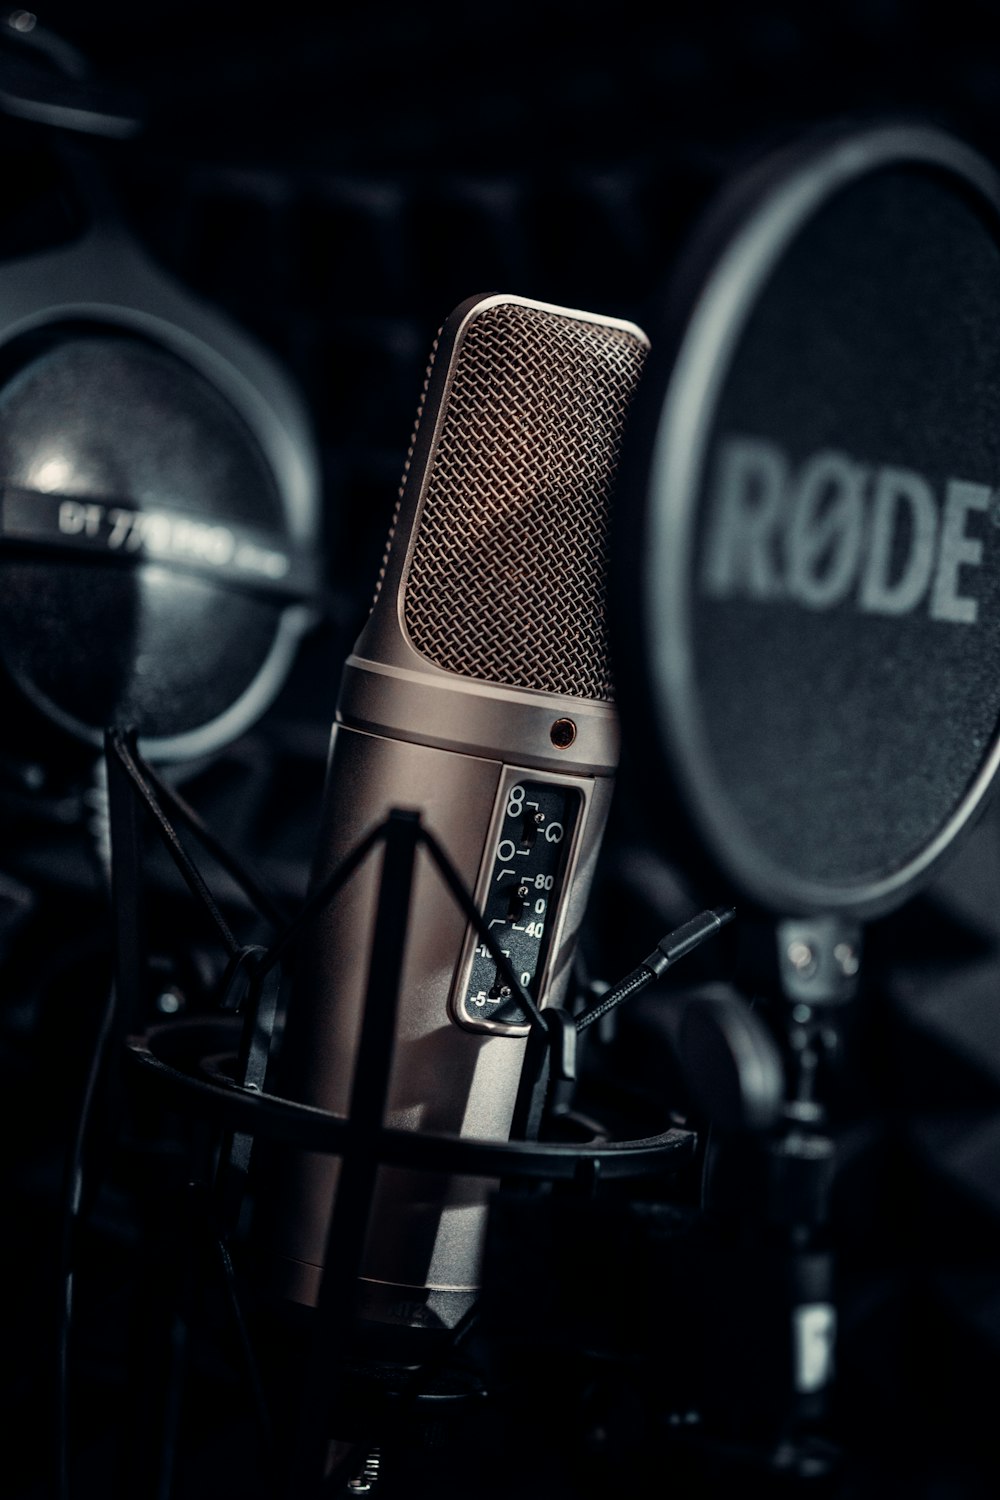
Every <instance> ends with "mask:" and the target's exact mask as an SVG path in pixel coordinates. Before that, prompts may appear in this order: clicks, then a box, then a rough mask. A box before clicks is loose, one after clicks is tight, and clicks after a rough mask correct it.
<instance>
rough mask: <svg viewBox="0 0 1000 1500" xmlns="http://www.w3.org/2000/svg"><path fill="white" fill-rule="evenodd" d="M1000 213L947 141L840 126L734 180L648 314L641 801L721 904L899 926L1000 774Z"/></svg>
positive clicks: (634, 604)
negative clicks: (894, 919) (681, 834)
mask: <svg viewBox="0 0 1000 1500" xmlns="http://www.w3.org/2000/svg"><path fill="white" fill-rule="evenodd" d="M998 204H1000V194H998V183H997V177H996V174H995V172H994V170H993V168H992V167H991V166H990V164H989V163H988V162H987V161H985V160H984V159H983V158H982V157H981V156H980V155H979V154H977V153H976V152H975V151H974V150H972V149H970V148H969V147H968V146H967V145H965V144H964V143H962V142H960V141H958V140H956V139H953V138H952V137H951V136H949V135H948V134H946V133H944V132H942V131H939V130H937V129H935V128H932V127H929V126H923V125H918V124H913V125H911V124H905V123H904V124H898V123H893V124H888V125H887V124H879V125H876V126H861V127H857V126H854V127H851V128H847V129H844V130H841V131H824V132H822V133H820V134H817V135H816V136H814V137H811V138H810V139H809V140H808V141H806V142H804V143H799V144H797V145H796V146H795V147H794V148H793V149H787V150H785V149H783V150H780V151H778V152H776V153H774V154H772V155H769V156H768V157H767V158H766V159H763V160H761V161H758V163H757V164H756V165H755V166H754V167H753V168H751V169H750V170H749V171H748V172H747V173H746V174H745V175H744V176H743V177H742V178H741V179H740V180H739V181H738V182H737V183H736V184H735V186H733V187H732V188H731V189H730V190H728V191H727V192H726V193H725V194H724V195H723V197H722V198H721V199H720V200H719V201H718V202H717V204H716V205H715V207H714V209H712V210H711V211H710V212H709V215H708V216H707V217H706V219H705V221H704V222H703V224H702V225H701V228H700V230H698V231H696V233H695V235H694V237H693V239H692V240H691V242H690V244H689V247H688V250H687V253H686V256H685V257H683V258H682V261H681V263H680V266H679V268H678V272H677V274H676V276H675V277H673V278H672V279H671V289H670V292H669V293H668V294H667V295H666V296H665V297H664V298H663V299H662V300H661V302H660V304H659V305H658V306H656V307H653V308H651V309H649V310H648V311H647V313H646V315H645V319H644V321H645V324H646V326H647V328H648V329H649V330H650V335H651V342H652V350H651V354H650V357H649V360H648V362H647V367H646V370H645V372H644V376H643V381H642V382H641V385H640V389H639V391H638V394H637V398H636V402H635V407H634V416H633V425H632V429H631V443H630V446H629V447H628V448H627V451H626V453H625V454H624V456H623V466H622V475H621V485H620V490H619V495H620V502H619V510H620V515H621V524H620V527H619V529H618V531H617V534H616V538H615V555H614V556H613V558H612V594H611V629H612V640H613V643H614V649H615V661H616V668H615V670H616V680H617V685H618V698H619V706H620V711H621V717H622V726H623V733H624V741H625V745H626V749H627V752H628V754H629V755H631V756H632V758H633V760H634V761H635V762H636V763H638V764H639V765H640V767H641V768H643V769H644V771H645V773H646V776H645V784H646V792H645V793H644V797H645V799H646V802H647V803H648V805H646V804H645V803H644V816H648V818H649V819H650V820H652V821H653V823H654V824H655V825H656V826H657V827H658V834H659V837H660V838H661V841H662V843H663V846H664V847H665V848H668V849H671V848H672V849H676V848H677V847H678V846H677V837H678V827H679V826H680V827H683V828H686V829H687V831H688V834H689V835H690V842H691V844H692V846H693V851H694V852H693V853H692V861H693V865H694V866H697V865H699V864H701V865H704V866H705V868H706V870H708V869H710V870H711V871H712V880H713V886H712V889H713V894H714V895H716V896H717V895H718V891H719V876H720V875H721V876H722V877H723V878H725V879H727V880H728V881H729V882H731V885H732V888H733V894H734V897H735V899H737V900H741V901H743V902H744V903H747V902H748V903H750V904H752V905H756V906H758V907H759V908H762V909H763V910H765V911H767V912H771V913H777V914H779V915H782V916H796V915H798V916H804V915H808V914H810V913H828V914H830V915H840V916H842V917H846V918H855V919H862V918H869V917H873V916H876V915H878V914H881V913H882V912H885V911H887V910H889V909H890V908H892V907H894V906H896V905H898V904H900V903H901V902H902V901H903V900H904V899H905V898H906V897H907V896H908V895H909V894H910V893H911V892H912V891H913V890H914V889H915V888H916V886H917V885H918V883H920V882H922V881H924V880H926V879H927V878H928V876H929V875H930V872H931V871H932V869H933V868H934V867H935V865H936V864H937V862H938V861H939V860H940V859H941V857H942V856H943V855H944V854H945V853H946V851H947V850H948V849H949V847H950V846H951V845H952V843H953V841H954V840H955V839H956V837H957V836H958V835H959V834H960V833H961V832H962V831H963V830H964V829H965V828H966V827H967V826H968V825H969V824H970V823H971V822H972V820H973V818H974V816H975V815H976V814H977V813H978V812H979V811H980V809H981V808H982V806H983V805H984V799H985V798H986V795H987V793H988V791H989V790H990V788H991V785H992V782H993V778H994V771H995V768H996V765H997V758H998V719H1000V498H998V492H997V491H996V489H995V488H994V487H995V485H996V483H997V473H998V449H1000V212H998Z"/></svg>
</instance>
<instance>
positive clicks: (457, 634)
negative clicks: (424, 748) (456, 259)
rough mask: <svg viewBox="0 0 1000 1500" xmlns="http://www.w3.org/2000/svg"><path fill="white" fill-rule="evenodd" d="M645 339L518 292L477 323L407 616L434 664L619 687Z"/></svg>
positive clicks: (505, 679)
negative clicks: (622, 518) (617, 583)
mask: <svg viewBox="0 0 1000 1500" xmlns="http://www.w3.org/2000/svg"><path fill="white" fill-rule="evenodd" d="M646 348H647V346H646V343H645V341H644V340H642V339H641V338H640V337H639V336H638V335H637V334H636V333H634V332H632V331H631V330H629V329H627V328H618V327H613V326H605V325H601V324H598V323H589V322H586V321H584V320H583V319H578V318H573V317H572V316H568V315H564V314H561V313H554V312H551V311H548V310H546V309H542V308H535V307H531V306H527V307H526V306H523V305H520V304H517V303H503V304H496V305H493V306H489V307H487V308H484V310H483V311H482V312H481V313H480V314H479V315H478V316H477V317H475V318H474V319H473V320H472V321H471V323H470V324H469V325H468V327H467V329H466V331H465V336H464V339H463V342H462V344H461V347H460V349H459V352H458V357H457V362H456V366H455V370H454V376H453V382H452V387H451V391H450V395H449V397H448V402H447V408H446V411H445V413H444V419H443V422H442V425H441V431H440V437H439V441H438V444H437V447H436V449H435V451H434V453H433V455H432V457H431V461H430V467H429V471H428V476H427V481H426V486H425V499H424V505H423V508H422V510H421V513H420V516H419V517H418V520H417V531H416V535H415V537H414V545H413V553H412V557H411V562H410V568H409V573H408V576H407V579H406V584H405V597H404V606H403V613H404V620H405V623H406V628H407V630H408V632H409V635H410V638H411V640H412V642H413V645H414V646H415V647H416V649H417V650H418V651H420V652H422V653H423V654H424V655H425V656H426V657H428V659H429V660H430V661H432V662H434V663H435V664H436V665H437V666H439V667H443V668H445V669H446V670H448V671H451V672H456V673H459V674H461V675H463V676H466V677H473V678H479V679H482V680H484V681H487V682H496V683H500V684H504V685H506V686H511V687H524V688H534V689H537V690H539V691H541V692H548V693H560V694H567V695H569V696H572V697H578V698H591V699H598V700H605V701H611V700H612V699H613V697H614V689H613V683H612V675H611V664H610V659H609V645H608V628H607V573H608V540H609V535H608V533H609V526H610V515H611V497H612V487H613V478H614V473H615V469H616V466H617V462H618V457H619V452H620V447H621V441H622V436H623V431H624V425H625V421H626V417H627V412H628V406H629V402H630V400H631V397H632V394H633V392H634V390H635V387H636V384H637V382H638V379H639V375H640V372H641V369H642V364H643V361H644V358H645V354H646ZM404 483H405V480H404Z"/></svg>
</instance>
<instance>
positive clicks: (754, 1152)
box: [706, 915, 861, 1494]
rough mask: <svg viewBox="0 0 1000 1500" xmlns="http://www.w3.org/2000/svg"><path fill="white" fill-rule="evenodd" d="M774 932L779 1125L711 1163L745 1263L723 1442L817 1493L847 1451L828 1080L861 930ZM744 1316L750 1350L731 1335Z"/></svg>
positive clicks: (781, 925) (716, 1294)
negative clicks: (839, 1396)
mask: <svg viewBox="0 0 1000 1500" xmlns="http://www.w3.org/2000/svg"><path fill="white" fill-rule="evenodd" d="M764 940H765V945H766V947H765V955H764V957H765V963H766V964H767V966H768V968H769V969H770V979H771V985H770V988H771V996H770V998H771V1000H772V1001H773V1002H774V1003H772V1004H771V1006H770V1012H771V1029H772V1031H773V1032H774V1034H775V1040H776V1041H777V1044H778V1047H779V1050H780V1052H781V1054H782V1058H783V1070H782V1071H783V1074H784V1090H783V1093H784V1097H783V1099H782V1101H781V1103H780V1107H779V1109H778V1111H777V1117H776V1119H775V1121H774V1123H773V1124H772V1125H771V1126H770V1128H768V1129H766V1130H761V1129H759V1128H757V1129H752V1130H751V1131H750V1132H749V1133H748V1132H744V1133H743V1134H727V1135H723V1136H722V1137H721V1138H720V1139H719V1140H717V1141H716V1143H715V1146H714V1152H713V1158H714V1159H713V1160H712V1161H711V1165H710V1167H709V1171H708V1177H707V1184H706V1197H707V1210H708V1213H709V1214H710V1215H712V1214H713V1213H714V1212H716V1211H718V1212H719V1213H720V1215H721V1217H720V1220H719V1222H720V1224H722V1225H726V1226H727V1228H728V1232H729V1233H731V1234H732V1235H733V1242H734V1247H735V1252H736V1254H735V1261H736V1268H737V1274H736V1286H735V1288H734V1289H731V1290H730V1291H729V1292H728V1293H727V1292H726V1291H725V1290H724V1287H723V1286H722V1285H720V1284H718V1282H717V1283H716V1285H711V1286H709V1288H708V1291H709V1304H710V1316H714V1317H716V1318H718V1319H719V1328H718V1334H719V1340H718V1344H717V1350H718V1348H723V1349H724V1353H725V1364H726V1367H727V1373H728V1378H729V1382H733V1381H735V1385H734V1386H733V1390H734V1391H735V1399H733V1398H732V1397H730V1401H731V1403H732V1404H731V1409H730V1410H729V1411H728V1412H727V1413H726V1414H725V1415H724V1417H723V1421H722V1426H723V1427H724V1428H728V1429H729V1433H730V1435H731V1436H733V1437H735V1446H734V1447H733V1448H732V1449H729V1439H728V1438H727V1437H723V1440H722V1445H721V1449H720V1447H719V1445H718V1444H713V1448H714V1450H715V1452H716V1453H717V1454H719V1453H720V1452H722V1451H724V1450H729V1451H728V1452H726V1456H725V1458H724V1460H723V1461H724V1462H728V1461H729V1459H730V1458H731V1459H732V1460H733V1461H734V1462H735V1463H736V1466H737V1468H741V1467H745V1466H746V1465H747V1464H750V1465H751V1466H752V1467H754V1468H757V1467H759V1466H761V1465H763V1466H764V1468H765V1469H766V1470H767V1471H768V1472H769V1474H770V1475H771V1476H772V1480H773V1481H774V1482H779V1481H781V1482H782V1492H784V1490H785V1489H786V1488H788V1489H791V1490H792V1491H793V1492H797V1491H798V1490H799V1489H800V1488H803V1487H805V1488H807V1490H808V1493H809V1494H815V1493H817V1492H818V1491H821V1490H822V1489H823V1486H824V1485H825V1484H832V1483H833V1482H834V1480H835V1474H836V1470H837V1468H838V1463H839V1458H840V1453H839V1450H838V1447H837V1445H836V1443H835V1441H834V1440H833V1438H832V1435H831V1428H832V1398H833V1385H834V1366H835V1348H836V1328H837V1305H836V1299H837V1293H836V1269H837V1268H836V1259H835V1242H836V1236H835V1232H834V1228H833V1226H832V1224H831V1218H832V1215H831V1195H832V1189H833V1183H834V1176H835V1166H836V1144H835V1140H834V1131H833V1126H834V1122H833V1120H832V1117H831V1110H830V1101H829V1090H828V1080H829V1076H830V1071H831V1068H832V1065H833V1063H834V1059H835V1057H836V1055H837V1053H838V1052H839V1050H840V1047H841V1043H842V1032H843V1020H844V1016H845V1011H846V1007H847V1006H848V1005H849V1003H850V1002H851V1000H852V999H853V998H854V996H855V994H856V992H857V988H858V974H859V969H860V954H861V930H860V927H859V926H858V925H857V924H856V923H854V922H851V921H848V920H845V919H844V918H842V917H839V916H830V915H824V916H820V917H815V918H790V919H778V920H776V921H775V922H774V923H773V924H768V927H767V931H766V934H765V939H764ZM768 948H769V950H770V951H769V952H767V949H768ZM775 991H776V993H775ZM734 1169H735V1170H734ZM726 1232H727V1231H726V1230H724V1238H725V1235H726ZM724 1279H725V1277H723V1278H720V1280H724ZM733 1291H735V1299H733ZM716 1298H718V1299H719V1304H720V1305H719V1306H715V1305H714V1304H715V1301H716ZM734 1320H735V1323H736V1327H737V1330H738V1339H739V1342H740V1343H741V1344H743V1346H744V1347H743V1348H742V1349H739V1348H736V1347H735V1346H734V1343H733V1341H732V1338H731V1335H732V1332H733V1321H734ZM776 1321H777V1324H778V1326H777V1328H776V1327H775V1322H776ZM733 1355H735V1364H736V1366H737V1367H738V1368H737V1371H736V1373H735V1374H734V1373H733V1371H732V1364H733V1360H732V1358H731V1357H732V1356H733ZM741 1356H742V1358H743V1360H744V1361H745V1362H744V1363H741ZM722 1400H723V1404H725V1402H726V1397H725V1396H723V1398H722Z"/></svg>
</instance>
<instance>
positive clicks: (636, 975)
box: [575, 906, 736, 1032]
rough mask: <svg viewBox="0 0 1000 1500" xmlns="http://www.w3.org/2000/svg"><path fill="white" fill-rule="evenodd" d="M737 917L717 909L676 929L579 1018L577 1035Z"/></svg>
mask: <svg viewBox="0 0 1000 1500" xmlns="http://www.w3.org/2000/svg"><path fill="white" fill-rule="evenodd" d="M735 915H736V910H735V908H734V907H732V906H717V907H713V908H711V909H710V910H709V911H703V912H700V913H699V915H698V916H696V917H692V918H691V920H690V921H689V922H684V923H683V924H682V926H680V927H675V928H674V930H673V932H668V933H667V936H666V937H664V938H661V939H660V941H659V942H658V943H657V945H656V947H655V948H654V949H653V951H652V953H651V954H650V955H649V957H648V958H645V959H643V961H642V963H641V964H640V965H639V966H638V968H636V969H633V970H632V972H631V973H630V974H627V975H626V976H625V978H624V979H621V980H619V982H618V983H617V984H616V985H615V986H614V987H613V988H612V989H610V990H608V992H607V993H606V994H604V995H602V996H601V998H600V1000H598V1001H596V1002H595V1004H593V1005H591V1006H590V1007H589V1009H587V1010H585V1011H582V1012H581V1013H580V1015H578V1016H577V1017H576V1020H575V1024H576V1029H577V1031H578V1032H580V1031H583V1030H584V1029H585V1028H586V1027H587V1026H590V1025H591V1024H592V1023H593V1022H594V1021H599V1020H600V1019H601V1017H602V1016H606V1015H607V1013H608V1011H610V1010H614V1008H615V1006H617V1005H621V1003H622V1001H623V1000H628V999H630V998H631V996H632V995H636V994H638V993H639V992H640V991H641V990H644V989H645V988H646V986H647V985H650V984H652V982H653V980H654V979H659V977H660V975H661V974H664V973H666V971H667V969H669V968H670V967H671V966H672V965H673V964H675V963H676V962H677V960H678V959H679V958H683V957H684V955H685V954H686V953H690V952H691V950H692V948H697V947H698V945H699V944H700V943H703V942H704V941H705V939H706V938H707V937H711V936H712V934H713V933H715V932H718V930H719V928H720V927H722V926H724V925H725V923H726V922H731V921H732V919H733V917H734V916H735Z"/></svg>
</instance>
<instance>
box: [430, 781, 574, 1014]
mask: <svg viewBox="0 0 1000 1500" xmlns="http://www.w3.org/2000/svg"><path fill="white" fill-rule="evenodd" d="M582 800H583V798H582V794H581V792H580V791H579V790H578V788H576V787H573V786H567V785H566V784H565V783H561V782H558V781H540V780H537V781H536V780H529V779H527V778H525V779H522V780H518V781H515V782H513V783H512V784H511V785H509V786H508V787H507V789H506V792H505V794H504V806H503V810H502V814H501V817H500V820H499V824H497V823H496V821H495V822H494V828H495V829H496V835H495V837H494V838H493V839H492V840H491V861H490V868H489V880H488V884H487V886H486V889H485V891H484V893H483V896H482V898H481V905H480V909H481V911H482V913H483V919H484V921H485V922H486V925H487V927H488V928H489V930H490V932H491V934H492V935H493V937H494V938H495V939H496V942H497V944H498V946H499V948H500V951H501V952H502V953H503V954H504V956H505V958H507V960H508V961H509V963H510V966H511V968H512V969H513V971H514V973H515V975H516V976H517V978H518V979H519V980H520V982H521V984H522V985H523V986H524V988H525V989H526V990H527V991H528V992H529V994H530V995H531V996H532V997H533V998H534V999H536V1000H537V999H538V998H539V991H540V986H541V982H542V979H543V977H544V973H545V964H546V959H547V957H548V954H549V951H550V947H551V941H552V936H553V933H554V931H555V928H556V925H557V922H556V918H557V916H558V913H559V911H560V909H561V906H562V898H563V892H564V890H565V886H566V873H567V870H568V867H569V858H568V856H569V851H570V850H571V849H572V847H573V842H574V835H575V832H576V827H577V823H578V820H579V816H580V808H581V804H582ZM475 936H476V941H475V946H474V948H473V951H472V961H471V967H469V966H466V973H467V979H466V981H465V985H464V988H463V989H461V990H460V992H459V993H460V997H461V998H460V1003H459V1005H458V1007H457V1019H458V1020H460V1021H461V1023H462V1024H463V1025H464V1026H470V1027H473V1028H474V1029H475V1030H477V1031H478V1030H483V1031H507V1030H512V1031H515V1032H516V1033H517V1034H521V1033H523V1031H524V1030H525V1028H526V1026H527V1017H526V1016H525V1014H524V1011H523V1010H522V1008H521V1007H520V1006H519V1005H518V1002H517V993H516V991H515V990H513V989H512V987H511V985H510V983H509V980H508V979H507V978H506V977H505V976H504V974H503V972H502V971H501V969H500V966H499V965H498V963H497V961H496V959H495V958H494V956H493V954H492V953H491V951H490V949H489V947H488V945H487V944H486V943H485V942H483V941H482V940H481V939H480V938H479V935H478V934H476V935H475Z"/></svg>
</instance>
